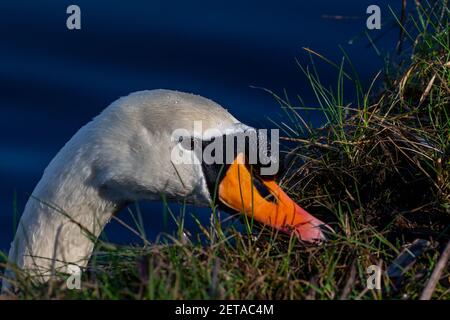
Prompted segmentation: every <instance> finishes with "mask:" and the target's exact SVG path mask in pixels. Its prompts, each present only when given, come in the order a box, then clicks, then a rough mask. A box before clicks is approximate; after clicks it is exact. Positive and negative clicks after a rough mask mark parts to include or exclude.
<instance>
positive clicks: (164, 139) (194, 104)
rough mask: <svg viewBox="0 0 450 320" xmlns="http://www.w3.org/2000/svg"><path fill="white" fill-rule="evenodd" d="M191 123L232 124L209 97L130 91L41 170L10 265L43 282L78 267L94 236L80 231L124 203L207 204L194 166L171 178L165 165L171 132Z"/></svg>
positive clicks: (96, 226) (96, 225)
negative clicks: (183, 201)
mask: <svg viewBox="0 0 450 320" xmlns="http://www.w3.org/2000/svg"><path fill="white" fill-rule="evenodd" d="M193 121H202V129H203V130H204V131H205V130H208V129H211V128H216V129H219V130H223V129H225V128H229V127H232V126H234V125H236V124H239V121H238V120H236V119H235V118H234V117H233V116H232V115H230V114H229V113H228V112H227V111H226V110H225V109H223V108H222V107H221V106H220V105H218V104H217V103H215V102H213V101H211V100H208V99H206V98H203V97H200V96H195V95H192V94H186V93H181V92H175V91H169V90H152V91H141V92H136V93H133V94H130V95H129V96H127V97H123V98H121V99H119V100H117V101H115V102H114V103H112V104H111V105H110V106H109V107H108V108H106V109H105V110H104V111H103V112H102V113H101V114H100V115H99V116H97V117H96V118H95V119H94V120H93V121H91V122H90V123H88V124H87V125H86V126H84V127H83V128H81V129H80V130H79V131H78V132H77V133H76V134H75V135H74V136H73V138H72V139H71V140H70V141H69V142H68V143H67V144H66V145H65V146H64V147H63V148H62V149H61V151H60V152H59V153H58V154H57V155H56V157H55V158H54V159H53V160H52V161H51V163H50V164H49V166H48V167H47V169H46V170H45V172H44V175H43V177H42V179H41V180H40V182H39V184H38V185H37V186H36V188H35V190H34V192H33V194H32V197H31V198H30V199H29V201H28V203H27V204H26V208H25V211H24V213H23V215H22V218H21V220H20V223H19V228H18V230H17V234H16V237H15V239H14V242H13V243H12V246H11V250H10V254H9V259H10V262H12V263H14V264H16V265H17V266H18V267H19V268H22V269H25V270H28V271H30V272H31V273H32V274H35V275H36V276H39V277H40V278H39V280H41V281H45V280H47V279H48V277H49V276H50V274H51V273H50V271H51V270H58V271H61V272H65V271H67V270H66V267H67V263H72V264H76V265H78V266H81V267H84V266H86V264H87V262H88V259H89V257H90V254H91V252H92V250H93V246H94V240H95V239H91V238H89V237H88V236H86V233H85V232H83V230H82V229H83V228H86V229H87V230H89V232H91V233H92V234H93V235H94V236H95V237H97V236H98V235H99V234H100V232H101V231H102V229H103V227H104V226H105V224H106V223H107V222H108V221H109V220H110V218H111V216H112V215H113V214H115V213H116V212H117V211H118V210H119V209H120V208H121V207H122V206H123V205H124V204H126V203H127V202H129V201H136V200H144V199H145V200H155V199H159V196H160V194H161V193H164V194H165V195H166V196H167V197H168V198H169V199H186V200H187V201H189V202H191V203H195V204H197V205H208V204H209V202H210V199H209V192H208V190H207V187H206V184H205V179H204V177H203V174H202V171H201V167H200V165H183V164H181V165H177V167H176V171H178V174H177V172H176V171H175V168H174V166H173V164H172V163H171V161H170V152H171V149H172V148H173V147H174V146H175V144H176V143H177V142H174V141H171V134H172V132H173V131H174V130H175V129H177V128H185V129H187V130H192V123H193ZM237 127H239V126H237ZM178 175H179V176H178ZM180 178H181V180H182V181H180ZM66 215H68V216H69V217H68V216H66ZM71 220H72V221H71ZM74 222H75V223H74ZM80 225H81V226H82V228H80ZM4 287H6V285H4Z"/></svg>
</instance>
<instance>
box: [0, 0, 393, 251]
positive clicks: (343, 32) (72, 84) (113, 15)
mask: <svg viewBox="0 0 450 320" xmlns="http://www.w3.org/2000/svg"><path fill="white" fill-rule="evenodd" d="M400 3H401V1H400V0H398V1H386V0H384V1H372V0H371V1H366V0H358V1H356V0H353V1H349V0H347V1H335V0H327V1H319V0H317V1H260V0H258V1H256V0H251V1H181V0H180V1H172V0H169V1H167V0H165V1H155V0H146V1H120V2H119V1H104V2H102V1H95V2H94V1H81V0H77V1H70V2H68V1H49V0H36V1H19V0H15V1H11V0H8V1H1V2H0V250H6V249H8V248H9V243H10V241H11V240H12V234H13V212H14V207H15V206H17V212H18V213H19V214H21V212H22V210H23V208H24V206H25V203H26V200H27V197H28V195H29V194H30V193H31V192H32V191H33V188H34V186H35V184H36V183H37V182H38V181H39V179H40V177H41V175H42V172H43V170H44V169H45V167H46V166H47V164H48V163H49V161H50V160H51V159H52V157H53V156H54V155H55V154H56V153H57V152H58V150H59V149H60V148H61V147H62V146H63V145H64V143H65V142H67V141H68V140H69V139H70V137H71V136H72V135H73V134H74V133H75V132H76V131H77V130H78V129H79V128H80V127H81V126H82V125H84V124H85V123H86V122H87V121H89V120H90V119H91V118H92V117H94V116H95V115H97V114H98V113H99V112H100V111H101V110H102V109H104V108H105V107H106V106H107V105H108V104H110V103H111V102H112V101H114V100H115V99H117V98H119V97H120V96H123V95H126V94H128V93H130V92H133V91H138V90H143V89H155V88H167V89H176V90H182V91H187V92H193V93H196V94H200V95H203V96H206V97H208V98H210V99H213V100H214V101H216V102H218V103H220V104H221V105H223V106H225V107H226V108H228V109H229V110H230V112H231V113H232V114H233V115H235V116H236V117H237V118H238V119H240V120H241V121H243V122H245V123H247V124H249V125H253V126H258V127H264V126H268V127H270V126H271V124H270V122H269V121H268V120H267V117H268V116H270V117H272V118H275V119H277V114H279V106H278V104H277V103H276V101H275V100H274V99H273V98H272V97H270V96H269V95H267V94H266V93H264V92H262V91H261V90H257V89H254V88H251V86H258V87H265V88H269V89H272V90H275V91H278V92H281V91H282V90H283V89H286V90H287V91H288V92H289V93H291V94H293V95H294V94H297V93H300V94H301V95H302V97H303V98H304V99H305V101H307V102H311V103H312V102H313V101H314V100H313V96H312V93H311V91H310V90H309V88H308V84H307V82H306V80H305V78H304V77H303V76H302V74H301V72H300V71H299V69H298V68H297V67H296V64H295V60H294V59H295V58H296V57H298V58H299V59H300V61H301V62H303V63H306V62H307V55H305V54H304V52H303V50H302V47H309V48H312V49H314V50H315V51H317V52H320V53H321V54H323V55H325V56H326V57H328V58H329V59H331V60H334V61H338V62H339V61H340V58H341V57H342V53H341V51H340V50H339V48H338V45H342V46H343V47H344V48H345V50H346V51H347V52H348V53H349V54H350V56H351V58H352V61H353V63H354V65H355V66H356V68H357V69H358V71H359V73H360V76H361V79H362V81H363V82H364V83H366V84H367V83H369V82H370V80H371V79H372V78H373V76H374V75H375V74H376V72H377V71H378V70H379V69H380V68H381V67H382V63H383V62H382V59H380V57H378V56H377V54H376V53H375V51H374V50H373V49H372V48H371V46H370V45H369V41H368V40H367V37H366V36H365V35H364V32H366V31H368V30H367V29H366V28H365V21H366V17H367V15H366V8H367V6H368V5H370V4H377V5H379V6H380V7H381V10H382V19H383V20H382V21H383V28H382V30H381V31H368V32H369V34H370V35H371V36H372V37H373V38H377V37H379V36H380V35H382V37H381V38H380V39H379V40H378V41H377V42H376V45H377V47H378V49H379V50H380V51H382V52H384V53H386V52H390V51H392V49H393V47H394V46H395V44H396V40H397V34H398V29H396V28H393V27H392V26H393V20H392V18H390V13H389V9H388V4H389V5H390V6H391V7H392V8H393V10H394V11H396V12H399V7H400ZM70 4H77V5H79V6H80V7H81V12H82V30H79V31H69V30H67V29H66V26H65V22H66V18H67V15H66V8H67V6H68V5H70ZM333 15H339V16H346V17H347V18H344V19H330V18H329V17H328V18H327V17H324V16H333ZM352 39H353V41H350V40H352ZM350 43H352V44H350ZM319 72H321V74H322V76H323V80H324V82H325V83H327V82H328V83H333V82H334V81H335V78H336V74H335V72H332V69H330V68H329V67H326V66H324V65H323V64H320V65H319ZM311 121H312V122H313V123H314V124H316V125H318V124H320V123H321V122H322V119H321V117H320V116H317V117H316V118H313V119H311ZM15 195H16V196H17V201H14V199H15ZM174 210H175V211H177V207H175V208H174ZM189 211H190V212H193V211H195V212H196V213H198V214H199V215H200V216H203V217H204V218H203V219H205V220H207V216H208V211H207V210H199V209H195V208H189ZM143 213H144V216H143V218H144V224H145V226H146V230H147V234H149V235H150V238H154V236H155V235H156V234H157V233H158V232H160V231H162V230H164V226H163V219H162V205H161V204H158V203H157V204H147V205H144V207H143ZM120 217H121V218H122V219H124V220H126V221H127V222H129V221H130V219H129V217H128V216H127V215H126V214H122V215H121V216H120ZM192 225H193V222H192V221H190V222H189V223H188V227H190V228H192ZM166 230H167V229H166ZM168 230H169V231H170V226H169V229H168ZM107 234H108V236H109V238H110V239H111V240H113V241H116V242H129V241H135V240H136V238H134V237H133V236H132V235H131V234H130V232H129V231H127V230H125V229H124V228H123V227H121V226H120V225H118V224H117V223H111V224H110V225H108V227H107Z"/></svg>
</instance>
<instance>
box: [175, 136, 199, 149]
mask: <svg viewBox="0 0 450 320" xmlns="http://www.w3.org/2000/svg"><path fill="white" fill-rule="evenodd" d="M178 143H179V144H180V145H181V146H182V147H183V149H185V150H190V151H192V150H194V148H195V139H194V138H192V137H183V136H180V137H179V138H178Z"/></svg>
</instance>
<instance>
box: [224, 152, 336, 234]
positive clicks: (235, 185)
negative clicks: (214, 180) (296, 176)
mask: <svg viewBox="0 0 450 320" xmlns="http://www.w3.org/2000/svg"><path fill="white" fill-rule="evenodd" d="M253 178H255V177H254V176H252V174H251V172H250V170H249V169H248V166H246V165H245V158H244V156H243V155H242V154H239V155H238V156H237V157H236V159H235V160H234V162H233V163H232V164H231V165H230V167H229V168H228V171H227V172H226V174H225V176H224V178H223V179H222V181H221V183H220V185H219V198H220V200H221V201H222V203H224V204H225V205H227V206H228V207H230V208H232V209H234V210H236V211H239V212H243V213H244V214H246V215H247V216H249V217H251V218H253V219H255V220H256V221H259V222H261V223H263V224H265V225H269V226H271V227H273V228H276V229H279V230H281V231H283V232H286V233H292V232H294V233H295V234H296V235H297V236H298V237H299V238H300V239H301V240H303V241H307V242H317V241H322V240H325V236H324V234H323V232H322V230H321V227H327V228H328V229H330V230H331V231H333V230H332V229H331V228H330V227H329V226H328V225H327V224H325V223H323V222H322V221H320V220H319V219H317V218H315V217H313V216H312V215H310V214H309V213H308V212H306V211H305V210H304V209H302V208H301V207H300V206H299V205H297V204H296V203H295V202H294V201H293V200H292V199H291V198H289V196H288V195H287V194H286V193H285V192H284V191H283V190H282V189H281V188H280V186H279V185H278V184H277V183H276V182H275V181H274V180H263V179H260V180H259V181H260V188H259V189H260V190H261V186H262V188H264V189H266V190H265V191H266V193H267V194H268V196H265V197H264V196H263V195H262V194H261V192H260V191H259V190H258V188H257V187H256V186H255V179H253Z"/></svg>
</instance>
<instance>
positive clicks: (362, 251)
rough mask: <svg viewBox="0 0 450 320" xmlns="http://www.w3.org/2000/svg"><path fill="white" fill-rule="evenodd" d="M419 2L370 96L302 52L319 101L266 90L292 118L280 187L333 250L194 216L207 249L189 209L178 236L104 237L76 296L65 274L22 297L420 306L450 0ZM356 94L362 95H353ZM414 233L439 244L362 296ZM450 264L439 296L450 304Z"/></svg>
mask: <svg viewBox="0 0 450 320" xmlns="http://www.w3.org/2000/svg"><path fill="white" fill-rule="evenodd" d="M421 3H422V5H420V6H419V7H417V13H416V14H415V15H413V16H411V17H410V18H409V20H408V21H407V26H405V35H406V36H405V39H406V40H405V41H406V42H407V43H411V48H410V52H408V53H404V55H405V57H404V58H405V60H404V61H403V62H402V63H400V64H398V65H395V66H392V65H390V66H386V70H385V72H384V73H382V74H380V75H378V76H377V79H374V83H373V84H372V85H370V86H369V87H368V88H363V85H362V84H361V83H360V82H359V80H358V75H357V73H356V71H355V67H354V66H353V65H351V62H350V60H349V58H348V55H347V53H346V52H343V59H342V61H340V62H339V63H332V62H330V61H327V60H326V59H325V58H324V57H323V56H321V55H319V54H317V53H315V52H314V51H312V50H310V49H308V53H309V55H310V57H311V63H310V64H309V65H308V66H303V65H300V64H299V66H300V68H301V70H302V72H303V73H304V75H305V76H306V77H307V79H308V80H309V83H310V86H311V90H312V92H313V93H314V94H315V96H316V102H317V103H316V106H314V107H311V106H306V105H304V104H303V103H302V99H301V98H300V97H297V98H296V99H295V101H293V100H291V99H289V98H288V95H287V94H284V95H283V96H279V95H276V94H274V93H272V94H273V96H274V97H275V98H276V99H277V100H278V101H279V102H280V105H281V108H282V110H283V111H284V112H285V115H286V119H288V121H287V122H284V123H280V124H278V125H279V126H280V129H282V132H284V136H285V140H289V144H290V145H289V148H290V150H289V153H290V156H291V159H292V161H291V162H290V167H289V173H288V174H287V175H286V176H284V177H282V179H281V180H282V182H283V185H284V187H285V189H286V190H288V193H289V194H290V196H292V197H293V198H294V199H295V200H296V201H298V202H299V203H300V204H301V205H302V206H303V207H305V208H306V209H307V210H308V211H309V212H311V213H312V214H314V215H316V216H318V217H320V218H322V219H324V220H327V221H328V222H329V223H330V224H331V225H332V226H333V228H334V230H335V231H336V233H335V234H330V235H329V240H328V241H327V242H326V243H323V244H322V245H320V246H307V245H305V244H303V243H300V242H299V241H298V240H297V239H296V238H294V237H288V236H286V235H283V234H277V233H276V232H274V231H273V230H270V229H267V228H262V227H261V226H259V225H256V224H255V225H254V226H252V225H250V224H253V221H251V222H250V221H248V220H246V221H244V223H247V224H249V225H248V228H246V231H245V232H238V231H237V230H235V229H234V228H233V227H227V228H222V224H221V222H222V220H224V219H226V217H224V216H220V215H219V213H218V212H217V211H216V210H214V209H213V210H212V211H213V212H212V215H213V223H212V224H211V226H202V225H201V224H200V222H199V226H200V229H201V230H202V232H201V237H202V239H203V240H202V241H199V240H198V238H199V237H200V235H190V234H189V233H188V232H187V231H186V230H185V229H184V217H185V215H186V214H188V213H187V212H186V210H185V208H183V209H182V212H180V214H174V213H173V212H171V211H170V209H169V208H168V207H167V212H166V213H167V217H168V219H174V220H175V221H176V222H177V224H178V226H179V228H178V232H177V233H176V234H175V235H174V236H166V237H165V238H163V240H162V241H161V242H159V243H153V244H150V243H147V242H145V244H144V245H143V246H118V245H114V244H111V243H108V242H106V241H99V242H98V244H97V246H96V249H95V253H94V256H93V258H92V259H91V262H90V265H89V269H88V271H87V272H85V273H84V275H83V282H82V289H81V290H67V289H66V286H65V281H63V280H59V281H55V282H52V283H50V284H49V285H45V286H36V285H33V284H32V282H31V281H29V279H28V278H27V276H26V274H20V275H19V278H18V280H17V281H18V287H19V288H20V289H21V291H20V293H19V296H18V297H19V298H21V299H39V298H58V299H124V298H127V299H214V298H218V299H417V298H418V297H419V296H420V294H421V292H422V291H423V289H424V287H425V284H426V282H427V281H428V279H429V278H430V275H431V273H432V271H433V269H434V267H435V265H436V263H437V261H438V259H439V256H440V252H441V251H442V248H443V246H445V244H446V243H447V241H448V240H449V239H450V230H449V226H450V173H449V167H450V158H449V150H450V115H449V112H450V108H449V106H450V41H449V32H450V30H449V16H450V13H449V10H448V7H447V2H446V1H435V2H432V3H427V2H421ZM397 20H398V19H397ZM324 61H325V63H329V64H330V66H331V68H333V69H334V70H335V71H336V74H337V81H336V85H335V86H333V87H325V86H324V85H323V84H322V82H321V79H320V75H319V73H318V72H317V68H316V64H317V63H318V62H319V63H323V62H324ZM382 77H383V78H384V80H382V79H381V78H382ZM381 81H382V83H383V84H382V87H381V89H379V90H378V92H375V88H379V87H380V85H379V82H381ZM375 82H377V84H375ZM349 86H353V87H354V92H355V96H354V97H350V98H349V97H347V96H346V89H345V88H347V87H349ZM305 110H307V111H309V112H322V113H323V114H324V115H325V117H326V124H325V125H324V126H323V127H322V128H319V129H314V128H311V127H310V126H309V125H308V122H307V121H306V120H305V119H304V118H303V117H302V116H301V115H302V114H304V111H305ZM132 214H133V215H134V221H135V224H136V226H132V228H133V229H135V232H136V233H138V234H140V235H141V236H142V237H143V238H145V231H144V228H143V226H142V223H141V219H140V218H139V216H140V214H141V213H140V212H138V211H136V210H134V211H132ZM143 214H145V213H143ZM417 238H422V239H426V240H429V241H430V242H431V246H430V248H429V249H428V250H427V251H426V252H425V253H424V254H423V255H422V256H421V257H420V258H418V259H417V261H416V262H415V264H414V265H413V267H412V268H410V269H409V270H408V271H407V272H405V274H404V276H403V279H402V282H401V284H400V285H397V286H394V284H393V282H392V279H389V278H388V276H387V274H386V273H385V272H384V273H383V276H382V283H383V289H382V290H368V289H366V281H367V277H368V274H367V271H366V269H367V267H368V266H370V265H377V266H380V267H381V268H382V270H387V268H388V266H389V265H391V263H392V261H393V260H394V259H395V258H396V257H397V256H398V254H399V252H400V251H401V250H402V249H403V247H404V246H405V245H406V244H408V243H410V242H412V241H413V240H414V239H417ZM205 239H206V240H205ZM3 259H5V257H3ZM449 269H450V268H447V269H446V270H445V271H444V274H443V275H442V277H441V280H440V281H439V283H438V284H437V287H436V289H435V290H434V294H433V298H435V299H449V298H450V272H449Z"/></svg>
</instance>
